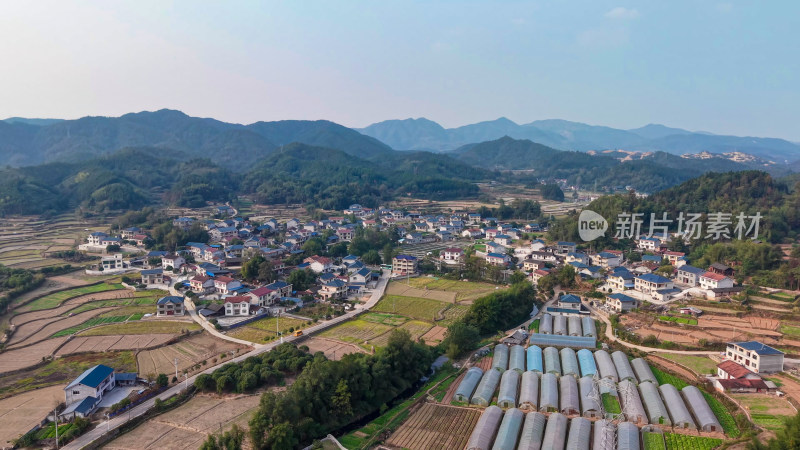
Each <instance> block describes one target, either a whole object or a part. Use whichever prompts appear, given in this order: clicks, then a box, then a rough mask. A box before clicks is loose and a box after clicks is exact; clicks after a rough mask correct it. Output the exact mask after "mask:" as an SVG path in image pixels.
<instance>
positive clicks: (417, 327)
mask: <svg viewBox="0 0 800 450" xmlns="http://www.w3.org/2000/svg"><path fill="white" fill-rule="evenodd" d="M431 328H433V325H431V324H430V323H428V322H422V321H420V320H410V321H408V322H406V323H404V324H402V325H400V326H399V327H397V328H396V329H398V330H406V331H408V333H409V334H410V335H411V339H412V340H414V341H416V340H417V339H418V338H419V337H421V336H422V335H423V334H425V333H427V332H428V330H430V329H431ZM391 334H392V332H391V331H387V332H386V333H383V334H382V335H380V336H378V337H377V338H375V339H373V340H372V341H371V344H373V345H375V346H376V347H385V346H386V345H387V344H388V343H389V336H390V335H391Z"/></svg>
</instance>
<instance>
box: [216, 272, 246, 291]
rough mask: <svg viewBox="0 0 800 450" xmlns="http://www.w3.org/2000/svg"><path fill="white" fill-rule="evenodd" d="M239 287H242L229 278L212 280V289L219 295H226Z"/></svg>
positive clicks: (222, 277)
mask: <svg viewBox="0 0 800 450" xmlns="http://www.w3.org/2000/svg"><path fill="white" fill-rule="evenodd" d="M240 287H242V283H240V282H239V281H237V280H234V279H233V278H231V277H226V276H219V277H216V278H214V289H215V290H216V291H217V293H219V294H222V295H227V294H230V293H231V292H233V291H234V290H235V289H238V288H240Z"/></svg>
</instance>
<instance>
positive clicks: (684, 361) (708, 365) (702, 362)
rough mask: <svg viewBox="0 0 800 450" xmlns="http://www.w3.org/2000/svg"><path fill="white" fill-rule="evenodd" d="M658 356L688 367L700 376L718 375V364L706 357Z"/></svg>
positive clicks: (669, 354)
mask: <svg viewBox="0 0 800 450" xmlns="http://www.w3.org/2000/svg"><path fill="white" fill-rule="evenodd" d="M658 356H660V357H662V358H664V359H668V360H670V361H675V362H676V363H678V364H681V365H683V366H686V367H687V368H689V369H691V370H692V371H694V372H695V373H697V374H698V375H708V374H710V373H716V371H717V363H716V362H715V361H714V360H713V359H711V358H708V357H706V356H693V355H681V354H676V353H659V355H658Z"/></svg>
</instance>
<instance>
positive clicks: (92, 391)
mask: <svg viewBox="0 0 800 450" xmlns="http://www.w3.org/2000/svg"><path fill="white" fill-rule="evenodd" d="M115 386H116V384H115V383H114V369H112V368H111V367H108V366H105V365H103V364H98V365H96V366H94V367H92V368H89V369H86V370H85V371H84V372H83V373H82V374H80V375H79V376H78V378H75V380H73V381H72V383H70V384H68V385H67V387H65V388H64V396H65V403H66V404H67V405H72V404H75V403H80V402H82V401H83V400H84V399H86V398H88V397H92V398H93V399H94V400H96V401H95V402H94V403H95V404H96V403H99V402H100V400H102V399H103V395H104V394H105V393H106V392H108V391H110V390H112V389H114V387H115ZM94 400H93V401H94Z"/></svg>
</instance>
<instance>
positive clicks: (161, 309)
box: [156, 295, 185, 317]
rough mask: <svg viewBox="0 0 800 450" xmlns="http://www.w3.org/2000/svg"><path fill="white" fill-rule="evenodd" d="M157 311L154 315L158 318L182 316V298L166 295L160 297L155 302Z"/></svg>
mask: <svg viewBox="0 0 800 450" xmlns="http://www.w3.org/2000/svg"><path fill="white" fill-rule="evenodd" d="M156 305H157V310H156V315H157V316H159V317H162V316H182V315H184V313H185V309H184V305H183V297H178V296H175V295H168V296H166V297H161V298H160V299H158V302H156Z"/></svg>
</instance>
